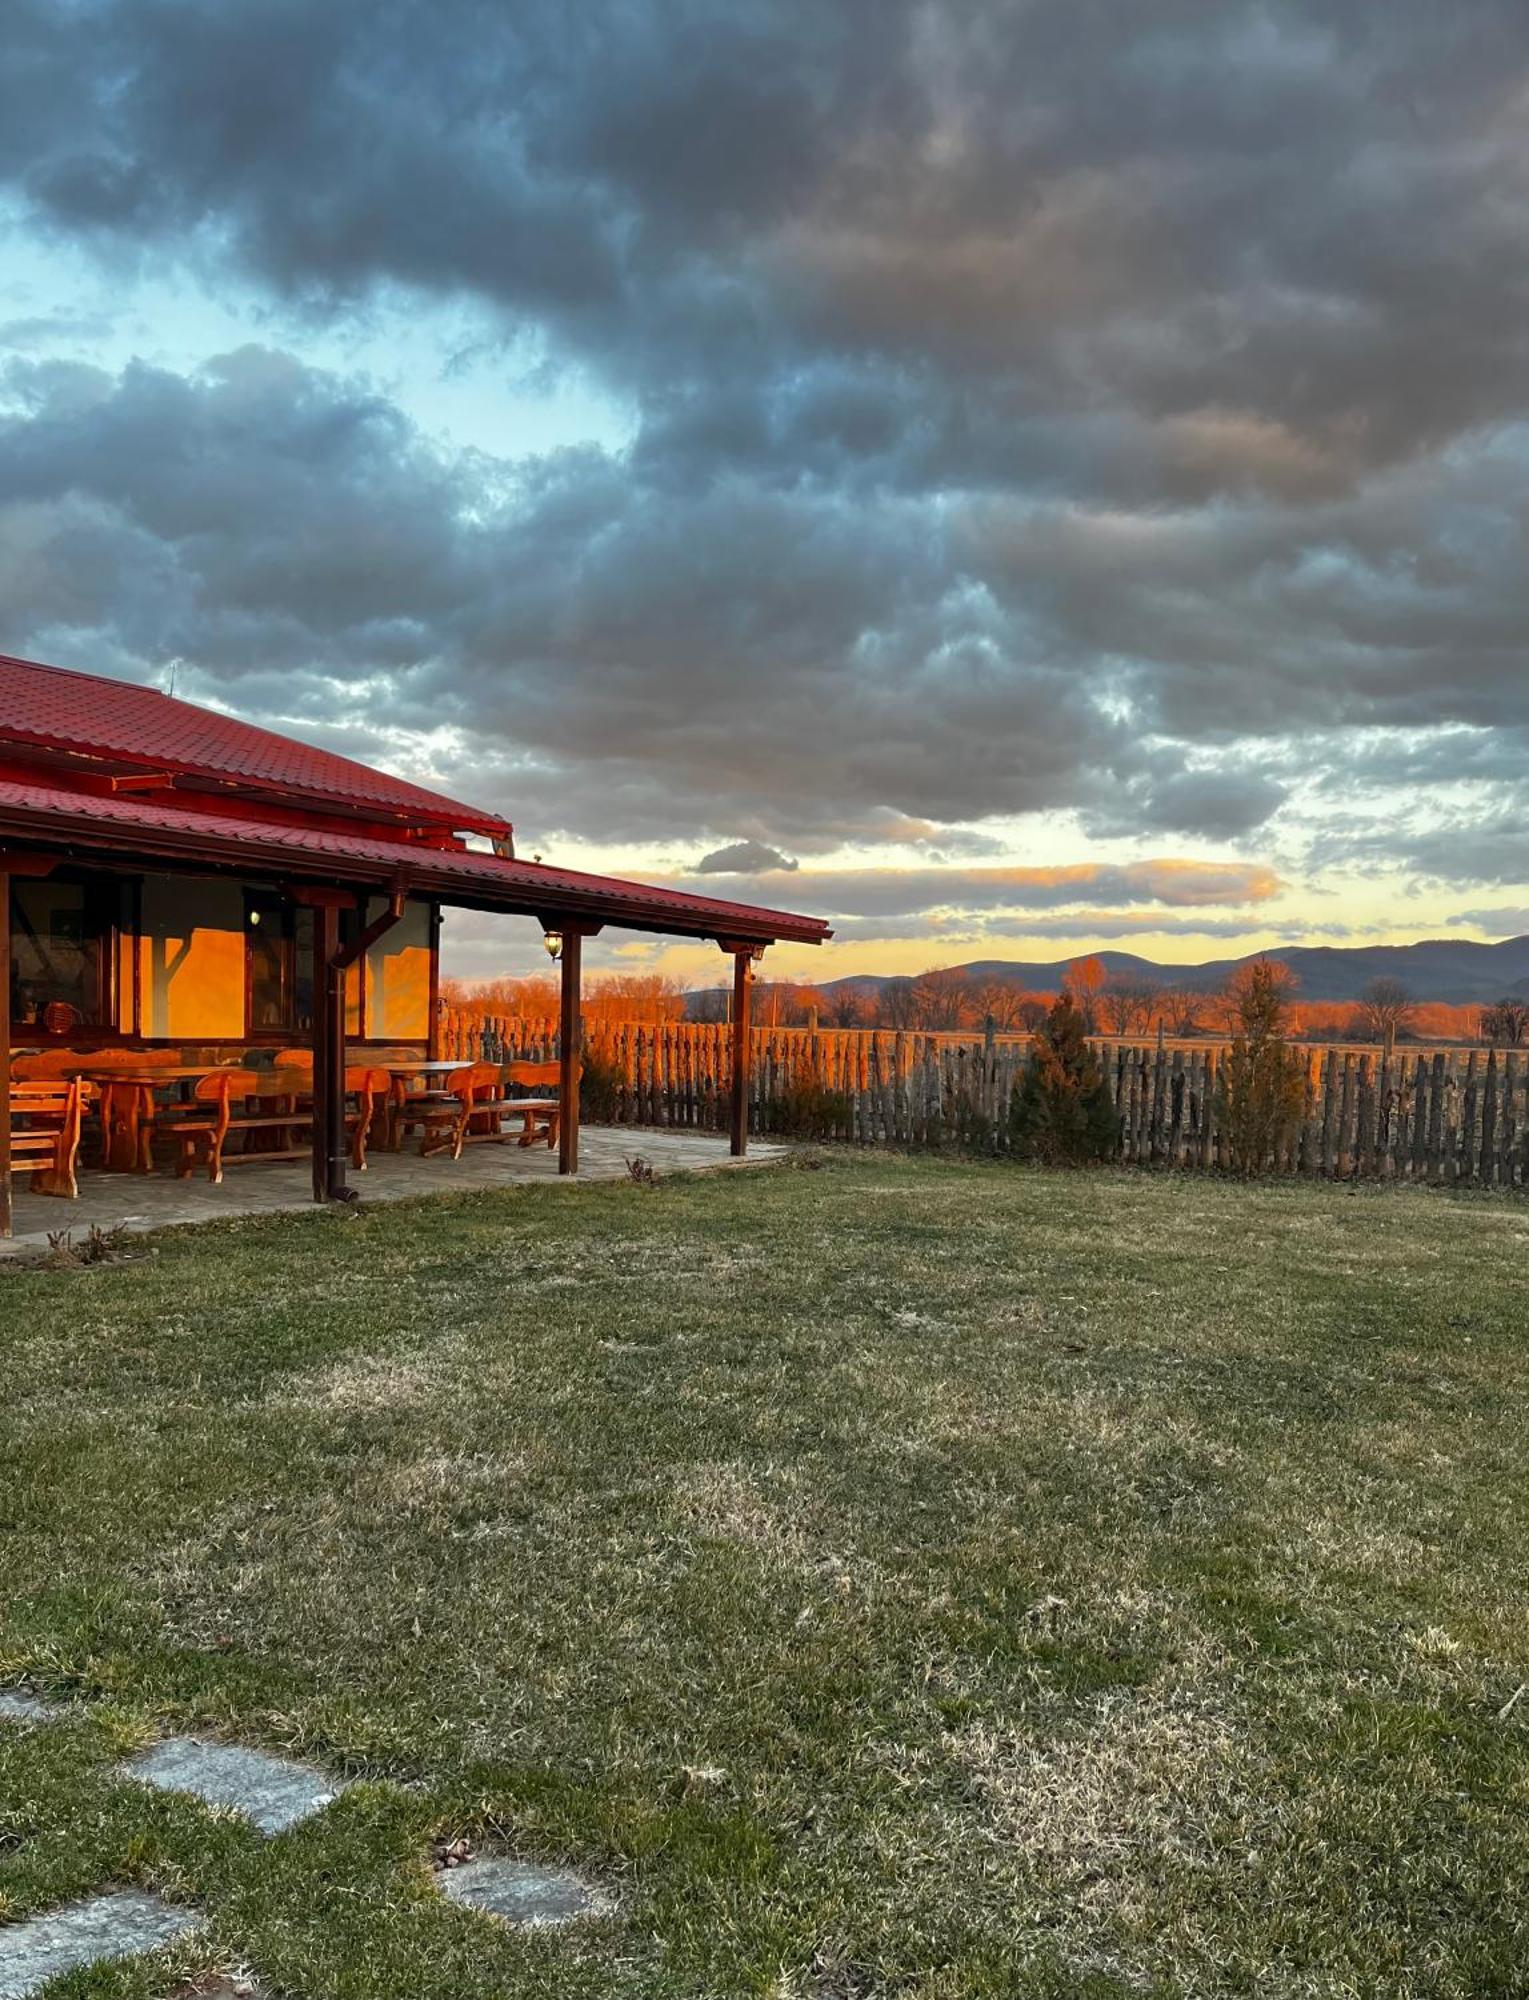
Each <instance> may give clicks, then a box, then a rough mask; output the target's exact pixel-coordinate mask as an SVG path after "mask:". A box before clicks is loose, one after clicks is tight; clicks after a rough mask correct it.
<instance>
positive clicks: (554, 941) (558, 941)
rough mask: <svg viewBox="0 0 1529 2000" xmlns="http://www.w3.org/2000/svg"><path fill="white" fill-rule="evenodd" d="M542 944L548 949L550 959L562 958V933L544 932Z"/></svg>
mask: <svg viewBox="0 0 1529 2000" xmlns="http://www.w3.org/2000/svg"><path fill="white" fill-rule="evenodd" d="M542 943H543V944H544V945H545V946H546V947H547V956H548V958H551V959H559V958H561V957H562V955H563V933H562V932H561V931H543V932H542Z"/></svg>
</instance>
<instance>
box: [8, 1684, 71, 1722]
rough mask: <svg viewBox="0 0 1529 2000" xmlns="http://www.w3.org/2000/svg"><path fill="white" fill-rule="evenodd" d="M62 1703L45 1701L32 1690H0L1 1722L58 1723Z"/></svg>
mask: <svg viewBox="0 0 1529 2000" xmlns="http://www.w3.org/2000/svg"><path fill="white" fill-rule="evenodd" d="M63 1712H64V1708H63V1703H62V1702H57V1701H44V1699H43V1697H42V1696H41V1695H40V1694H33V1693H32V1691H31V1689H30V1688H0V1722H24V1723H25V1722H57V1720H58V1718H59V1717H60V1716H61V1715H62V1714H63Z"/></svg>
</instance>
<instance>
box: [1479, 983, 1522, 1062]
mask: <svg viewBox="0 0 1529 2000" xmlns="http://www.w3.org/2000/svg"><path fill="white" fill-rule="evenodd" d="M1481 1038H1482V1040H1483V1041H1486V1042H1496V1043H1499V1044H1501V1045H1504V1046H1506V1047H1507V1048H1510V1049H1521V1048H1522V1047H1523V1046H1524V1044H1525V1043H1526V1042H1529V998H1524V999H1521V998H1519V997H1518V996H1517V995H1515V994H1512V993H1508V994H1505V995H1504V996H1503V998H1502V999H1501V1000H1494V1001H1493V1003H1492V1005H1491V1006H1490V1007H1485V1008H1483V1009H1482V1013H1481Z"/></svg>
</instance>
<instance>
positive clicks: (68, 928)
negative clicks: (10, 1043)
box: [11, 878, 109, 1027]
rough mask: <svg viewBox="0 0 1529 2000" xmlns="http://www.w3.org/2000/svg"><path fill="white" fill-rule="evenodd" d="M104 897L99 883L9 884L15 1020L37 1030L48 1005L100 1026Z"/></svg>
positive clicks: (106, 922) (105, 929)
mask: <svg viewBox="0 0 1529 2000" xmlns="http://www.w3.org/2000/svg"><path fill="white" fill-rule="evenodd" d="M108 930H109V920H108V918H107V914H106V894H105V891H104V890H103V888H101V887H100V886H98V885H96V884H92V883H85V882H70V881H58V880H55V879H52V878H48V879H46V880H43V881H27V880H24V879H18V880H16V881H13V882H12V884H11V1019H12V1021H13V1022H14V1023H15V1025H16V1026H17V1027H37V1026H39V1025H40V1024H41V1019H42V1013H43V1009H44V1008H45V1007H48V1006H49V1005H56V1004H62V1005H63V1006H65V1007H68V1008H71V1009H72V1010H73V1014H74V1019H75V1021H76V1022H78V1023H79V1024H81V1025H82V1026H90V1027H95V1026H99V1025H100V1023H101V1011H102V997H103V996H102V990H101V989H102V979H101V965H102V945H103V942H104V939H105V937H106V934H107V932H108Z"/></svg>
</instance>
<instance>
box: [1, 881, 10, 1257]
mask: <svg viewBox="0 0 1529 2000" xmlns="http://www.w3.org/2000/svg"><path fill="white" fill-rule="evenodd" d="M10 1233H11V878H10V876H9V875H8V874H6V873H5V872H4V871H3V870H0V1236H9V1235H10Z"/></svg>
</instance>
